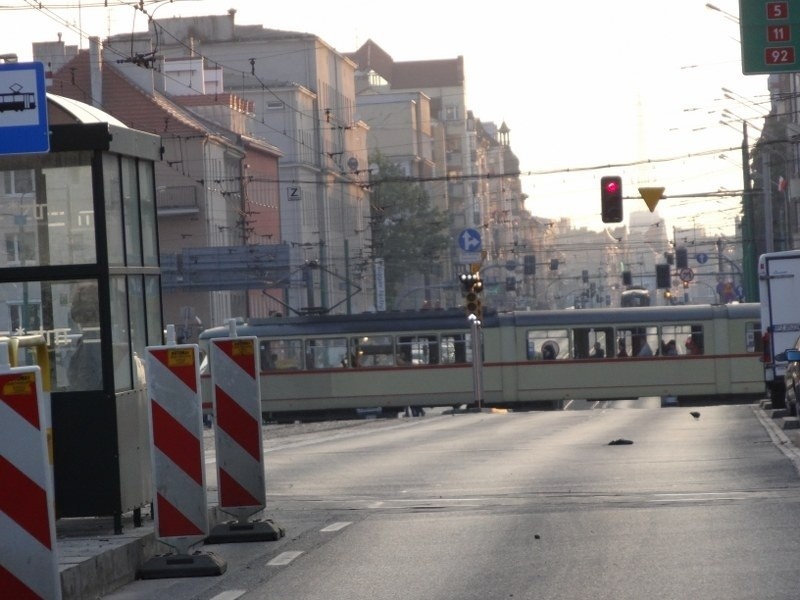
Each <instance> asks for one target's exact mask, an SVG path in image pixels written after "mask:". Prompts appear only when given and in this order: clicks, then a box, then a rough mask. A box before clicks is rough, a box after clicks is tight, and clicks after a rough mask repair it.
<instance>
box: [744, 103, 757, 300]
mask: <svg viewBox="0 0 800 600" xmlns="http://www.w3.org/2000/svg"><path fill="white" fill-rule="evenodd" d="M742 177H743V181H742V186H743V187H742V190H743V191H742V208H743V212H744V218H743V219H742V271H744V273H743V277H742V280H743V281H742V284H743V287H744V297H745V299H746V300H747V301H748V302H758V301H759V295H758V280H757V273H756V269H757V266H756V265H757V263H758V257H757V256H756V244H755V239H754V238H753V231H754V227H755V214H754V211H753V184H752V182H751V179H750V146H749V143H748V140H747V121H745V120H744V119H743V120H742Z"/></svg>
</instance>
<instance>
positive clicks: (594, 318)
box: [201, 304, 764, 420]
mask: <svg viewBox="0 0 800 600" xmlns="http://www.w3.org/2000/svg"><path fill="white" fill-rule="evenodd" d="M759 319H760V313H759V307H758V305H757V304H731V305H697V306H691V305H690V306H663V307H643V308H608V309H587V310H556V311H521V312H520V311H518V312H509V313H500V314H496V313H491V312H489V313H487V314H485V315H484V318H483V320H482V326H481V329H480V332H481V337H482V340H481V341H482V349H483V351H482V361H481V369H482V373H483V376H482V380H483V400H484V406H485V407H502V408H508V409H511V410H530V409H548V408H558V407H560V406H561V405H562V404H563V402H564V401H567V400H573V399H586V400H601V399H626V398H637V397H643V396H675V397H678V398H679V400H680V401H689V402H695V403H696V402H740V401H751V400H754V399H756V398H760V397H762V396H763V394H764V382H763V372H762V368H761V364H760V362H759V359H760V348H759V347H758V344H760V340H761V336H760V331H759ZM229 331H230V330H229V327H218V328H214V329H209V330H207V331H205V332H203V334H202V335H201V346H205V345H207V343H208V339H209V338H212V337H225V336H228V335H230V333H229ZM237 335H239V336H256V337H258V339H259V349H260V352H259V354H260V356H259V360H260V372H261V386H260V387H261V396H262V407H263V411H264V413H265V414H266V415H268V416H269V417H270V418H274V419H277V420H281V419H295V418H304V417H311V416H312V415H316V416H325V415H327V416H341V415H346V414H348V413H350V414H355V413H356V412H357V411H358V410H360V409H373V408H379V409H380V411H381V412H382V413H383V414H386V415H396V414H397V413H398V412H400V411H402V410H404V409H405V407H407V406H454V407H455V406H465V405H469V404H471V403H472V402H473V399H474V394H473V378H472V361H473V356H472V344H471V340H470V331H469V326H468V321H467V319H466V317H465V315H464V312H463V311H461V310H427V311H404V312H388V313H369V314H359V315H349V316H344V315H337V316H323V317H319V316H315V317H282V318H272V319H262V320H253V321H252V322H249V323H244V322H243V323H239V324H238V325H237ZM202 383H203V393H204V406H205V408H206V409H207V410H209V409H210V407H211V398H210V389H211V386H210V377H209V376H208V375H207V374H204V375H203V377H202Z"/></svg>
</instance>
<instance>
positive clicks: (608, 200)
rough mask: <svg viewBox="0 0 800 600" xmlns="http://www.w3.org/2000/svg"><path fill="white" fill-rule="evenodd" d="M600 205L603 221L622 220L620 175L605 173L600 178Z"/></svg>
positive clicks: (616, 221) (613, 221)
mask: <svg viewBox="0 0 800 600" xmlns="http://www.w3.org/2000/svg"><path fill="white" fill-rule="evenodd" d="M600 206H601V216H602V219H603V223H621V222H622V177H619V176H618V175H606V176H605V177H602V178H601V179H600Z"/></svg>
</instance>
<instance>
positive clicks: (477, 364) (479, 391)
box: [469, 317, 483, 411]
mask: <svg viewBox="0 0 800 600" xmlns="http://www.w3.org/2000/svg"><path fill="white" fill-rule="evenodd" d="M469 321H470V337H471V338H472V340H471V341H472V397H473V400H474V404H475V407H476V408H477V410H479V411H480V410H483V354H482V353H481V322H480V320H479V319H477V318H475V317H470V319H469Z"/></svg>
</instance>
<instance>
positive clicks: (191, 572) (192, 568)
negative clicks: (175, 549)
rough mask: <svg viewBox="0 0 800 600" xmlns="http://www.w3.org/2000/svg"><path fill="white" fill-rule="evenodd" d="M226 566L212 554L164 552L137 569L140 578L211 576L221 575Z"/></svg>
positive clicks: (226, 564) (222, 560)
mask: <svg viewBox="0 0 800 600" xmlns="http://www.w3.org/2000/svg"><path fill="white" fill-rule="evenodd" d="M227 568H228V563H226V562H225V560H224V559H222V558H219V557H217V556H214V555H213V554H210V553H207V554H203V553H201V552H195V553H194V554H165V555H163V556H154V557H153V558H151V559H150V560H148V561H147V562H145V563H144V564H143V565H142V568H141V569H139V577H140V578H141V579H166V578H169V577H211V576H214V575H222V574H223V573H224V572H225V570H226V569H227Z"/></svg>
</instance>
